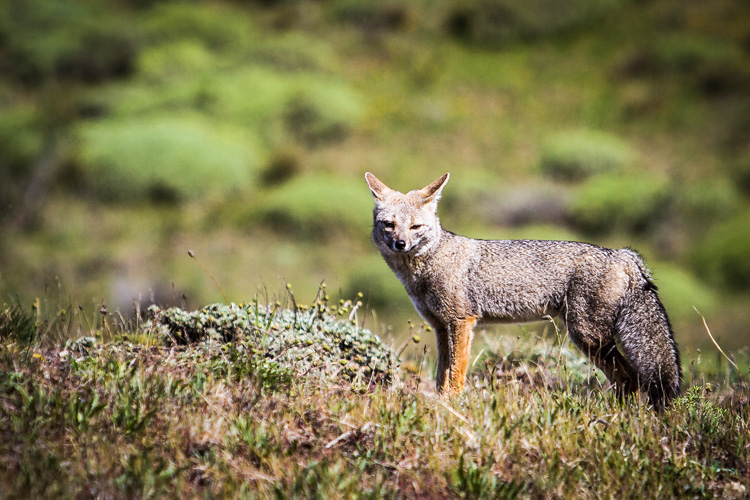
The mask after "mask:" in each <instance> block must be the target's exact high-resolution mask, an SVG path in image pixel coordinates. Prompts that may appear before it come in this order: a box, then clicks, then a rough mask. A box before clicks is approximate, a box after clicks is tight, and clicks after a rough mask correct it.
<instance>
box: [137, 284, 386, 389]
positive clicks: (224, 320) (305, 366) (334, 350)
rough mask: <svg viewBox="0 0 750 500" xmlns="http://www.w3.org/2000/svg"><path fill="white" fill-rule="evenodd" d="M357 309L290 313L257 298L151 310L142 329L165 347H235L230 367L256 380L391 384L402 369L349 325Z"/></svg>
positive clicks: (318, 307)
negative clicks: (331, 379)
mask: <svg viewBox="0 0 750 500" xmlns="http://www.w3.org/2000/svg"><path fill="white" fill-rule="evenodd" d="M342 302H343V301H342ZM353 307H354V304H353V303H352V302H351V301H346V302H343V303H342V304H341V306H340V307H330V306H328V305H327V302H326V301H325V300H322V301H318V302H316V303H315V304H314V305H313V306H312V307H310V308H307V307H304V308H300V309H298V310H290V309H279V308H278V307H276V306H273V305H269V306H263V305H260V304H258V302H257V299H256V300H255V301H253V303H251V304H247V305H244V304H240V305H236V304H230V305H224V304H213V305H209V306H206V307H204V308H202V309H200V310H198V311H186V310H183V309H180V308H177V307H173V308H170V309H160V308H159V307H157V306H151V307H150V308H149V310H148V314H149V318H150V319H149V321H148V322H147V323H146V324H145V325H144V326H143V328H142V331H143V332H145V333H147V334H150V333H156V334H157V336H158V337H159V339H160V340H161V341H162V342H163V343H165V344H166V345H175V344H181V345H184V344H191V343H198V342H204V343H206V344H209V345H210V344H212V343H216V342H219V343H224V342H227V343H231V344H229V345H228V346H227V347H228V349H226V350H225V351H224V353H226V354H227V355H228V356H230V357H236V358H237V359H236V363H232V365H234V366H228V367H226V369H229V370H240V369H242V364H251V365H252V366H251V369H254V371H255V372H256V373H255V375H256V376H258V375H267V374H269V372H271V373H273V374H278V375H284V374H288V375H291V376H294V377H299V376H308V377H310V376H320V377H330V376H331V374H336V376H337V377H338V378H341V379H344V380H349V381H352V380H355V379H357V378H360V379H361V380H362V379H363V380H365V381H367V380H369V381H371V382H372V381H378V382H385V383H389V382H391V381H392V380H393V378H394V375H396V372H397V370H398V362H397V360H396V357H395V355H394V353H393V351H391V349H390V348H389V347H388V346H387V345H386V344H384V343H383V342H382V341H381V340H380V337H378V336H377V335H375V334H373V333H372V332H370V331H369V330H366V329H363V328H360V327H358V326H357V325H356V324H354V322H351V321H346V315H347V314H348V313H350V312H351V309H352V308H353ZM238 354H239V355H240V356H237V355H238ZM222 357H223V356H222ZM258 372H261V373H258Z"/></svg>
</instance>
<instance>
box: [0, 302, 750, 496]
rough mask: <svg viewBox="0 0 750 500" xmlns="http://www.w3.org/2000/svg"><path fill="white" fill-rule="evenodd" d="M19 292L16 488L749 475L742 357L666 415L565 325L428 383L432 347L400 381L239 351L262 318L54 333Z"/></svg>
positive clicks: (666, 482)
mask: <svg viewBox="0 0 750 500" xmlns="http://www.w3.org/2000/svg"><path fill="white" fill-rule="evenodd" d="M10 309H11V308H7V309H6V311H5V312H4V316H3V322H2V323H0V326H2V329H1V330H0V332H1V333H2V341H1V342H0V405H1V406H2V411H0V437H1V440H0V491H3V492H4V495H6V496H7V497H8V498H28V497H55V498H70V497H75V498H88V497H92V498H135V497H160V498H161V497H171V498H191V497H259V498H272V497H275V498H294V497H300V498H360V497H365V498H380V497H399V498H400V497H404V498H443V497H447V498H493V497H501V498H514V497H520V498H571V497H577V498H614V497H617V498H623V497H624V498H631V497H637V496H643V497H648V498H652V497H654V496H658V497H662V498H665V497H666V498H668V497H724V498H743V497H746V496H747V494H748V491H747V489H746V488H747V486H746V485H747V484H750V468H749V467H748V464H749V463H750V439H749V438H748V436H750V433H749V432H748V423H750V405H748V402H749V401H750V391H749V390H748V388H747V385H744V384H742V383H740V382H738V381H737V380H735V379H736V377H737V374H736V372H734V375H730V377H729V378H726V377H717V376H715V375H713V374H711V373H701V374H700V377H698V378H699V379H701V380H702V382H701V383H700V384H699V385H695V386H693V387H689V388H687V390H686V391H685V393H684V395H683V396H682V397H680V398H678V399H677V400H676V401H675V402H674V404H673V405H672V406H671V407H670V408H669V409H668V410H667V411H666V412H665V413H663V414H661V415H659V414H656V413H654V412H652V411H651V410H649V409H648V408H646V407H645V406H644V405H643V404H641V403H639V402H637V401H630V400H629V401H624V402H623V401H617V400H616V399H615V398H614V396H613V395H612V393H611V392H609V391H607V390H606V387H604V386H603V385H602V382H601V379H600V378H597V377H596V376H594V374H593V372H592V370H591V368H590V367H589V366H588V365H587V364H586V362H585V361H583V360H582V359H581V358H580V357H579V356H578V355H577V353H575V352H573V351H569V350H568V349H567V348H566V347H565V345H564V344H563V345H561V344H560V343H559V342H557V341H553V342H549V341H545V340H542V339H533V338H530V339H526V340H524V339H518V338H511V339H505V340H501V341H499V342H497V343H494V344H491V343H489V342H488V343H487V344H486V345H485V346H484V349H485V350H484V351H483V352H482V354H481V355H480V356H479V357H478V360H477V361H476V363H475V365H474V369H473V371H472V376H471V383H470V389H469V390H468V391H467V393H466V394H464V395H462V396H461V397H459V398H457V399H456V400H454V401H443V400H440V399H437V398H435V397H434V396H433V395H431V394H430V391H429V390H423V388H424V387H425V386H429V385H431V384H432V381H431V380H426V379H428V378H429V376H428V375H427V372H428V371H429V370H428V368H429V366H430V365H431V361H430V360H429V358H427V359H425V358H424V357H420V358H417V359H413V360H412V359H407V360H405V366H406V368H407V369H404V370H402V372H401V377H400V380H397V381H396V383H395V384H392V385H387V386H386V385H378V384H368V383H365V382H363V381H362V380H354V382H349V381H344V380H343V379H337V378H328V379H326V378H325V377H322V378H321V377H315V378H313V377H289V376H288V374H289V373H291V372H289V371H287V370H286V368H288V367H285V366H283V365H279V366H277V367H276V369H275V370H273V369H271V370H269V369H268V365H267V363H266V362H265V361H267V360H263V359H258V356H262V353H259V352H257V351H256V353H255V355H253V350H252V349H247V350H245V351H244V352H246V353H247V356H245V357H242V358H238V357H237V356H232V355H230V354H231V353H232V352H234V353H236V352H238V351H239V350H242V349H241V348H242V345H243V342H246V341H247V339H249V338H251V337H250V336H247V337H245V338H239V337H238V338H235V339H234V340H233V341H232V342H230V343H229V344H222V343H220V342H216V340H215V339H213V340H212V339H209V340H206V341H204V342H198V343H193V344H189V345H186V346H173V347H166V346H165V345H164V344H161V343H160V342H159V341H157V339H156V338H154V337H149V336H148V335H144V334H143V332H144V329H143V328H142V327H143V325H129V327H126V326H125V325H126V324H125V323H122V322H111V321H110V323H109V324H106V323H104V324H105V325H106V328H107V329H108V333H107V335H109V336H110V337H111V339H112V340H111V341H108V342H99V343H94V342H91V341H78V342H67V343H66V345H65V346H61V345H59V343H58V345H55V341H54V340H53V339H54V336H53V335H51V334H49V333H47V334H46V338H41V337H40V336H39V335H36V336H35V335H32V334H33V333H34V332H38V331H39V327H38V326H37V319H38V317H36V316H34V314H33V311H26V310H24V309H23V308H19V307H18V306H16V308H15V310H16V313H14V314H11V313H9V311H10ZM332 312H333V310H332V309H330V308H329V309H328V310H327V311H326V314H329V313H332ZM81 314H82V313H81ZM24 318H25V319H24ZM333 318H334V315H330V316H325V318H323V320H324V321H329V320H330V321H334V319H333ZM54 319H55V318H52V320H54ZM27 320H28V321H27ZM84 323H85V322H84ZM102 323H103V322H102V321H99V323H98V324H91V327H92V330H93V331H94V332H99V333H102V331H103V324H102ZM345 323H346V324H348V325H351V323H350V322H349V321H345ZM48 324H50V325H55V324H56V323H55V322H54V321H50V322H48ZM139 327H140V330H139ZM255 327H258V328H262V327H263V325H262V324H256V325H255ZM52 330H54V328H53V329H52ZM300 335H305V333H304V332H300ZM254 356H255V357H254ZM262 367H265V368H264V369H260V368H262Z"/></svg>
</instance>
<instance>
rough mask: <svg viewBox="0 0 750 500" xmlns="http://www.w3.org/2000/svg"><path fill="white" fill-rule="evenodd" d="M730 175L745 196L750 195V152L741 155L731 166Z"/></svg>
mask: <svg viewBox="0 0 750 500" xmlns="http://www.w3.org/2000/svg"><path fill="white" fill-rule="evenodd" d="M729 172H730V175H731V176H732V178H733V179H734V181H735V183H736V185H737V187H739V188H740V189H741V190H742V192H743V193H744V194H745V195H750V151H747V152H746V153H744V154H741V155H739V157H738V158H737V159H736V160H735V161H734V162H733V163H732V165H731V166H730V171H729Z"/></svg>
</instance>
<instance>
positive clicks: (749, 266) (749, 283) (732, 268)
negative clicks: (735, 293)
mask: <svg viewBox="0 0 750 500" xmlns="http://www.w3.org/2000/svg"><path fill="white" fill-rule="evenodd" d="M748 256H750V210H745V211H744V212H742V213H740V214H738V215H736V216H734V217H732V218H731V219H729V220H727V221H726V222H724V223H722V224H719V225H718V226H716V227H714V228H712V229H711V230H710V231H708V233H707V234H706V236H705V237H704V238H703V240H702V241H701V242H700V243H698V245H697V247H696V250H695V251H694V253H693V264H694V265H695V268H696V269H697V270H698V272H699V273H700V274H701V275H702V276H704V277H705V278H706V279H707V280H708V281H710V282H711V283H716V284H718V285H722V286H726V287H728V288H731V289H734V290H750V258H748Z"/></svg>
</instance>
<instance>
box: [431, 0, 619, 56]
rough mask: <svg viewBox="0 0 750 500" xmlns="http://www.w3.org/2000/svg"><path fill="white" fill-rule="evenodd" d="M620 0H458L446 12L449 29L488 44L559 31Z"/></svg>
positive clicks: (597, 14) (596, 15)
mask: <svg viewBox="0 0 750 500" xmlns="http://www.w3.org/2000/svg"><path fill="white" fill-rule="evenodd" d="M621 3H622V2H621V1H620V0H594V1H591V0H572V1H567V2H557V1H555V0H531V1H528V0H527V1H525V2H517V1H513V0H482V1H479V2H468V1H465V0H458V1H455V2H452V6H451V7H450V10H449V12H448V14H447V16H446V21H445V26H446V29H447V30H448V32H449V33H451V34H452V35H454V36H457V37H459V38H463V39H466V40H470V41H474V42H478V43H481V44H484V45H491V46H497V45H501V44H503V43H507V42H511V41H515V40H535V39H539V38H544V37H549V36H553V35H557V34H559V33H561V32H564V31H568V30H571V29H573V28H576V27H579V26H581V25H583V24H585V23H588V22H591V21H592V20H595V19H597V18H600V17H602V16H604V15H606V14H607V13H608V12H611V11H613V10H614V9H616V8H618V7H619V6H620V5H621Z"/></svg>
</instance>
